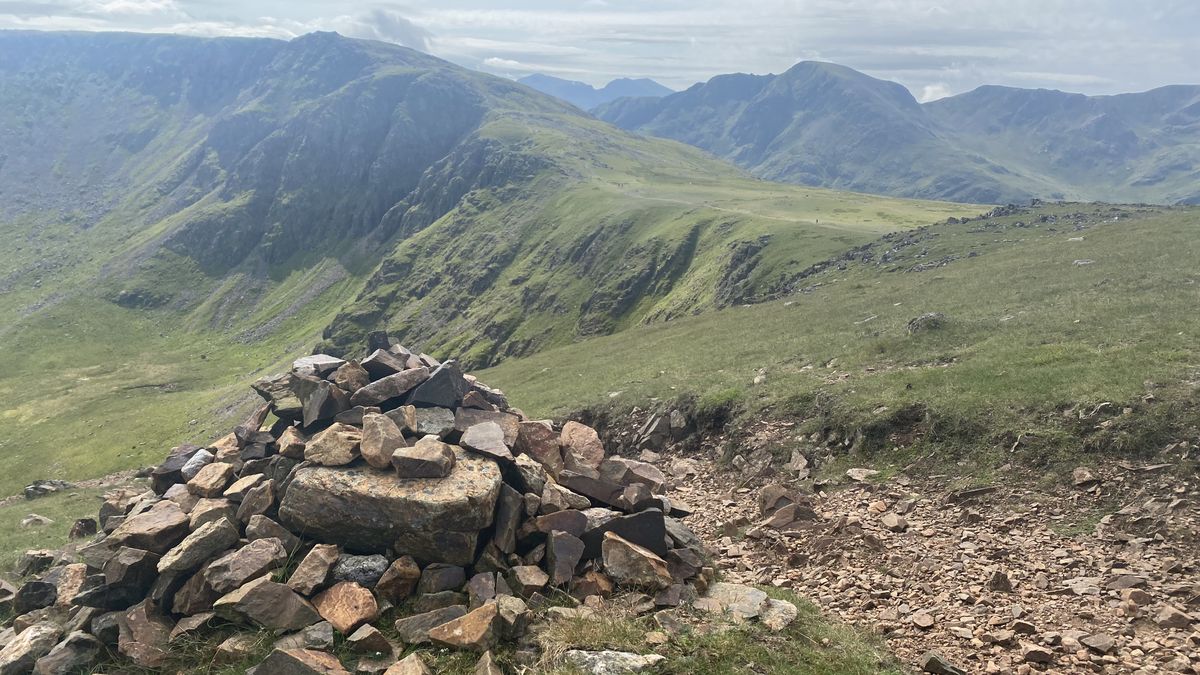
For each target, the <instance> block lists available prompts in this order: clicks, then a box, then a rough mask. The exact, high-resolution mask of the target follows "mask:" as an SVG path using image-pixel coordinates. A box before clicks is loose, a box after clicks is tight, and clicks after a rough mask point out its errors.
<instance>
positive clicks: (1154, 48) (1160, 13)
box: [0, 0, 1200, 101]
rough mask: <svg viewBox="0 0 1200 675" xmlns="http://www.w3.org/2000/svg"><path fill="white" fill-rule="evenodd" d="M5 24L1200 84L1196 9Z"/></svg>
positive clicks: (521, 64)
mask: <svg viewBox="0 0 1200 675" xmlns="http://www.w3.org/2000/svg"><path fill="white" fill-rule="evenodd" d="M3 28H26V29H42V30H132V31H149V32H171V33H184V34H190V35H205V36H216V35H250V36H262V37H276V38H291V37H295V36H298V35H303V34H305V33H308V32H312V31H315V30H334V31H337V32H339V33H341V34H343V35H347V36H350V37H361V38H370V39H376V40H385V41H388V42H395V43H399V44H403V45H405V46H408V47H413V48H415V49H420V50H422V51H426V52H429V53H431V54H433V55H435V56H439V57H442V58H444V59H447V60H450V61H453V62H455V63H458V64H460V65H463V66H466V67H469V68H474V69H477V70H483V71H486V72H490V73H494V74H497V75H502V76H506V77H520V76H523V75H527V74H530V73H533V72H541V73H545V74H548V75H555V76H558V77H563V78H567V79H573V80H581V81H584V82H587V83H589V84H593V85H597V86H599V85H602V84H604V83H605V82H607V81H609V80H611V79H613V78H616V77H651V78H654V79H656V80H658V81H659V82H662V83H663V84H665V85H667V86H668V87H671V88H673V89H684V88H686V87H688V86H690V85H691V84H693V83H695V82H699V81H704V80H707V79H708V78H710V77H713V76H714V75H718V74H722V73H731V72H749V73H759V74H762V73H778V72H782V71H784V70H787V69H788V68H789V67H791V66H792V65H794V64H795V63H796V62H798V61H804V60H820V61H832V62H834V63H840V64H842V65H846V66H850V67H851V68H855V69H858V70H861V71H863V72H866V73H868V74H870V75H873V76H875V77H879V78H883V79H887V80H893V81H896V82H900V83H901V84H903V85H905V86H907V87H908V88H909V89H910V90H911V91H912V92H913V95H914V96H916V97H917V98H918V99H920V100H923V101H924V100H933V99H936V98H940V97H944V96H948V95H951V94H957V93H962V92H964V91H969V90H971V89H974V88H975V87H977V86H980V85H983V84H1003V85H1009V86H1017V87H1045V88H1050V89H1062V90H1066V91H1076V92H1082V93H1086V94H1113V93H1120V92H1129V91H1144V90H1146V89H1151V88H1154V87H1158V86H1162V85H1166V84H1196V83H1200V68H1197V64H1200V39H1198V38H1197V36H1198V35H1200V1H1197V0H937V1H930V0H510V1H509V2H505V3H495V2H485V1H483V0H436V1H435V2H426V3H417V2H411V3H407V4H405V3H401V4H395V3H374V2H361V1H354V0H350V1H343V2H336V3H334V2H313V1H311V0H236V1H235V0H0V29H3Z"/></svg>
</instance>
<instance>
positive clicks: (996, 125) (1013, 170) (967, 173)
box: [594, 61, 1200, 203]
mask: <svg viewBox="0 0 1200 675" xmlns="http://www.w3.org/2000/svg"><path fill="white" fill-rule="evenodd" d="M1198 110H1200V86H1190V85H1175V86H1171V87H1162V88H1159V89H1155V90H1151V91H1148V92H1143V93H1140V94H1120V95H1114V96H1101V97H1089V96H1084V95H1082V94H1069V93H1065V92H1057V91H1055V90H1046V89H1042V90H1030V89H1018V88H1013V87H1002V86H997V85H985V86H983V87H980V88H977V89H976V90H973V91H971V92H967V93H965V94H959V95H957V96H952V97H948V98H944V99H939V100H937V101H932V102H929V103H924V104H920V103H918V102H917V101H916V100H915V99H914V98H913V97H912V95H911V93H909V92H908V90H907V89H904V88H903V87H902V86H901V85H899V84H896V83H894V82H888V81H886V80H879V79H876V78H872V77H870V76H867V75H865V74H863V73H860V72H858V71H855V70H853V69H851V68H847V67H845V66H839V65H836V64H828V63H822V62H813V61H802V62H800V63H797V64H796V65H795V66H793V67H792V68H790V69H789V70H787V71H785V72H784V73H780V74H778V75H744V74H734V75H720V76H717V77H715V78H713V79H711V80H709V81H708V82H705V83H698V84H696V85H693V86H692V87H690V88H689V89H687V90H685V91H683V92H679V93H677V94H672V95H669V96H666V97H663V98H661V99H645V98H633V99H630V98H626V99H618V100H617V101H614V102H612V103H609V104H606V105H604V106H600V107H599V108H597V109H596V110H595V111H594V112H595V114H596V115H597V116H598V117H599V118H600V119H603V120H606V121H609V122H612V123H614V124H616V125H617V126H620V127H622V128H624V129H628V130H631V131H637V132H639V133H646V134H650V135H656V136H661V137H664V138H671V139H674V140H679V141H682V142H686V143H690V144H692V145H696V146H697V147H700V148H702V149H704V150H707V151H709V152H712V153H714V154H716V155H717V156H719V157H723V158H725V159H729V160H731V161H733V162H734V163H736V164H738V165H739V166H742V167H743V168H746V169H747V170H749V171H751V173H753V174H754V175H756V176H759V177H761V178H766V179H770V180H783V181H787V182H794V183H799V184H803V185H815V186H822V187H833V188H838V189H851V190H859V191H864V192H872V193H877V194H891V195H896V196H905V197H919V198H929V199H949V200H953V201H975V202H992V203H1002V202H1009V201H1023V200H1028V199H1030V198H1034V197H1037V198H1050V199H1064V198H1069V199H1107V200H1110V201H1148V202H1162V203H1176V202H1183V201H1187V200H1189V199H1195V198H1196V196H1197V195H1196V193H1195V187H1194V185H1195V179H1196V178H1197V177H1198V176H1200V127H1198V126H1197V125H1196V124H1195V116H1196V114H1197V111H1198ZM1001 120H1006V121H1007V122H1008V124H1007V126H1005V125H1003V124H1002V123H1001ZM1060 148H1061V150H1060Z"/></svg>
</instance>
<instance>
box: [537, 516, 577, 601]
mask: <svg viewBox="0 0 1200 675" xmlns="http://www.w3.org/2000/svg"><path fill="white" fill-rule="evenodd" d="M575 513H578V512H577V511H576V512H575ZM543 517H544V516H543ZM583 550H584V544H583V540H582V539H580V538H579V537H576V536H574V535H572V534H569V533H567V532H559V531H552V532H551V533H550V536H548V537H547V538H546V563H547V566H548V571H549V573H550V584H551V585H553V586H561V585H563V584H565V583H567V582H568V581H570V580H571V579H572V578H573V577H574V576H575V568H576V567H578V566H579V561H580V560H581V559H582V558H583Z"/></svg>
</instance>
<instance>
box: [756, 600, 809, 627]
mask: <svg viewBox="0 0 1200 675" xmlns="http://www.w3.org/2000/svg"><path fill="white" fill-rule="evenodd" d="M799 615H800V611H799V610H798V609H796V606H795V605H793V604H792V603H790V602H788V601H787V600H775V599H769V600H767V601H766V603H764V604H763V608H762V612H761V613H760V614H759V617H758V618H759V621H761V622H762V625H764V626H766V627H767V628H769V629H771V630H773V631H775V632H779V631H781V630H783V629H784V628H787V627H788V626H790V625H791V624H792V622H793V621H795V620H796V617H797V616H799Z"/></svg>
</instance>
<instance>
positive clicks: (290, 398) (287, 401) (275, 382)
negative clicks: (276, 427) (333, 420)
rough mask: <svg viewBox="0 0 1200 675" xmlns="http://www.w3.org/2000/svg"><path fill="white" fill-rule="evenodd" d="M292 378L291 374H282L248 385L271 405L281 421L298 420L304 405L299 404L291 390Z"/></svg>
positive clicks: (293, 391)
mask: <svg viewBox="0 0 1200 675" xmlns="http://www.w3.org/2000/svg"><path fill="white" fill-rule="evenodd" d="M292 377H293V375H292V374H291V373H283V374H281V375H275V376H273V377H264V378H262V379H259V380H258V381H256V382H255V383H254V384H252V385H250V387H251V388H252V389H254V391H256V392H258V395H259V396H262V397H263V398H264V399H265V400H266V401H267V402H268V403H270V404H271V409H272V410H273V411H274V412H275V414H276V415H277V416H278V417H280V418H281V419H290V420H294V419H298V418H299V417H300V415H301V414H302V413H303V410H304V404H303V403H301V402H300V398H299V397H298V396H296V391H295V389H294V388H293V383H292Z"/></svg>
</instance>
